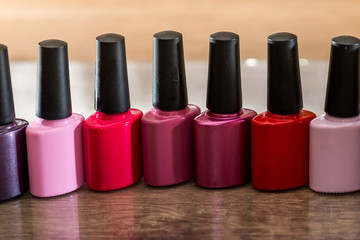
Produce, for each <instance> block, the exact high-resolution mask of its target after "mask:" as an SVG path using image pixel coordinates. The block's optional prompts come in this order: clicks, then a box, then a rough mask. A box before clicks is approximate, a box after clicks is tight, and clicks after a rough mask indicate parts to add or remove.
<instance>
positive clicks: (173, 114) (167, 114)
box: [141, 104, 200, 123]
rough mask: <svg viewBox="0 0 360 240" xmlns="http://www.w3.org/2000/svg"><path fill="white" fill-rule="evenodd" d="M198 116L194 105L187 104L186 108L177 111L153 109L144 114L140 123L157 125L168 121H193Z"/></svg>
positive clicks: (197, 108)
mask: <svg viewBox="0 0 360 240" xmlns="http://www.w3.org/2000/svg"><path fill="white" fill-rule="evenodd" d="M199 114H200V108H199V107H198V106H196V105H193V104H189V105H188V106H187V107H186V108H184V109H181V110H178V111H161V110H159V109H156V108H153V109H151V110H150V111H148V112H147V113H145V114H144V116H143V117H142V119H141V121H142V122H147V123H159V122H169V121H181V120H186V119H193V118H195V117H196V116H197V115H199Z"/></svg>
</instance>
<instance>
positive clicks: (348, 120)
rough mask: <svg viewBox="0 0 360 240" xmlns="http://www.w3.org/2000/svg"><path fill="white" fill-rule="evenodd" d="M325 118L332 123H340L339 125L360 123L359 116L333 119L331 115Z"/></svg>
mask: <svg viewBox="0 0 360 240" xmlns="http://www.w3.org/2000/svg"><path fill="white" fill-rule="evenodd" d="M325 118H326V119H327V120H329V121H331V122H338V123H351V122H356V121H359V116H355V117H348V118H340V117H333V116H330V115H329V114H327V113H326V114H325Z"/></svg>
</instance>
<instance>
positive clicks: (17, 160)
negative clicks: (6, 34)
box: [0, 44, 29, 201]
mask: <svg viewBox="0 0 360 240" xmlns="http://www.w3.org/2000/svg"><path fill="white" fill-rule="evenodd" d="M28 124H29V123H28V122H27V121H25V120H22V119H15V108H14V100H13V94H12V88H11V78H10V67H9V57H8V51H7V47H6V46H5V45H2V44H0V201H3V200H6V199H9V198H13V197H16V196H18V195H20V194H22V193H24V192H26V191H27V190H28V189H29V178H28V168H27V155H26V140H25V129H26V127H27V125H28Z"/></svg>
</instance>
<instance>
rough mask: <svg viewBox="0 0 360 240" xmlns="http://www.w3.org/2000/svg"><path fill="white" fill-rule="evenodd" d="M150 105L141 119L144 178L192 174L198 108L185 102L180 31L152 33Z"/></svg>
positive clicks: (169, 181)
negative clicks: (194, 129)
mask: <svg viewBox="0 0 360 240" xmlns="http://www.w3.org/2000/svg"><path fill="white" fill-rule="evenodd" d="M153 106H154V108H153V109H151V110H150V111H149V112H147V113H146V114H145V115H144V116H143V117H142V119H141V131H142V147H143V168H144V181H145V182H146V183H147V184H149V185H152V186H169V185H174V184H177V183H181V182H185V181H187V180H190V179H191V178H192V164H193V162H192V157H193V151H192V122H193V119H194V118H195V117H196V116H197V115H198V114H199V113H200V108H199V107H197V106H195V105H191V104H189V105H188V100H187V89H186V76H185V66H184V53H183V44H182V35H181V33H178V32H173V31H163V32H159V33H156V34H155V35H154V79H153Z"/></svg>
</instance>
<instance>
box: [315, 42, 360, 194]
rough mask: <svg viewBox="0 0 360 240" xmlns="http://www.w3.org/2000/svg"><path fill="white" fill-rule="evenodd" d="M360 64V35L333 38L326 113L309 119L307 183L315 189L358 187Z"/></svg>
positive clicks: (351, 190)
mask: <svg viewBox="0 0 360 240" xmlns="http://www.w3.org/2000/svg"><path fill="white" fill-rule="evenodd" d="M359 64H360V40H359V39H357V38H355V37H351V36H339V37H335V38H333V39H332V42H331V56H330V66H329V77H328V83H327V92H326V100H325V113H326V114H324V115H322V116H320V117H318V118H315V119H314V120H312V121H311V123H310V162H309V177H310V179H309V186H310V188H311V189H312V190H314V191H316V192H324V193H343V192H353V191H357V190H360V116H359V113H360V111H359V99H360V98H359V97H360V95H359V80H360V79H359V77H360V68H359V67H360V66H359Z"/></svg>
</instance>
